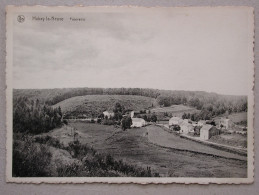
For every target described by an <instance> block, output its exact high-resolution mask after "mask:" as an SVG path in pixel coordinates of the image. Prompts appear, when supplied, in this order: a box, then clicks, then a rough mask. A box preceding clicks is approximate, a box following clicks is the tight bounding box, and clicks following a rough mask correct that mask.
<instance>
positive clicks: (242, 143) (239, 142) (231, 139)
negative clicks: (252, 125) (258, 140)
mask: <svg viewBox="0 0 259 195" xmlns="http://www.w3.org/2000/svg"><path fill="white" fill-rule="evenodd" d="M210 141H211V142H214V143H219V144H225V145H230V146H235V147H241V148H246V147H247V136H246V135H241V134H237V133H232V134H221V135H217V136H213V137H211V138H210Z"/></svg>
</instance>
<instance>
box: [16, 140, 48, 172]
mask: <svg viewBox="0 0 259 195" xmlns="http://www.w3.org/2000/svg"><path fill="white" fill-rule="evenodd" d="M51 157H52V155H51V152H50V151H49V149H48V148H47V147H46V146H44V145H41V144H35V143H33V142H32V141H31V140H30V139H29V140H27V141H25V142H23V141H15V142H14V144H13V176H14V177H49V176H51V171H50V166H49V165H50V161H51Z"/></svg>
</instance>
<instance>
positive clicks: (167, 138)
mask: <svg viewBox="0 0 259 195" xmlns="http://www.w3.org/2000/svg"><path fill="white" fill-rule="evenodd" d="M146 128H147V130H148V140H149V141H150V142H151V143H153V144H156V145H159V146H162V147H166V148H172V149H177V150H182V151H191V152H197V153H201V154H209V155H214V156H220V157H224V158H230V159H238V160H244V161H246V160H247V157H246V156H241V155H238V154H233V153H230V152H226V151H222V150H219V149H216V148H212V147H209V146H206V145H203V144H200V143H197V142H193V141H190V140H186V139H183V138H180V137H179V136H176V135H174V134H173V133H168V132H166V131H164V130H163V129H162V128H160V127H158V126H154V125H151V126H147V127H146Z"/></svg>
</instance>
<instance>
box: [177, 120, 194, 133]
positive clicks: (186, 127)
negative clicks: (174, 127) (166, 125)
mask: <svg viewBox="0 0 259 195" xmlns="http://www.w3.org/2000/svg"><path fill="white" fill-rule="evenodd" d="M180 128H181V129H180V133H184V134H188V133H189V132H194V127H193V125H192V124H190V123H188V122H186V121H184V122H182V123H181V124H180Z"/></svg>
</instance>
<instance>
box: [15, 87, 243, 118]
mask: <svg viewBox="0 0 259 195" xmlns="http://www.w3.org/2000/svg"><path fill="white" fill-rule="evenodd" d="M86 95H98V96H101V95H102V96H104V97H105V96H108V95H114V96H116V95H120V98H122V97H123V96H128V95H131V96H141V97H146V98H151V99H155V100H156V101H155V102H156V104H157V105H159V106H161V107H170V106H172V105H184V106H189V107H192V108H196V109H197V110H202V111H204V112H203V113H205V115H209V118H211V117H215V116H219V115H222V114H224V113H226V111H228V113H229V114H231V113H237V112H246V111H247V96H234V95H220V94H216V93H208V92H204V91H176V90H159V89H147V88H64V89H14V101H16V100H17V99H19V98H28V99H29V100H36V99H38V100H39V101H40V102H41V103H45V104H48V105H55V104H58V103H59V102H62V101H64V100H67V99H70V98H73V97H79V96H86ZM104 97H103V98H104ZM104 99H105V98H104ZM100 102H102V104H103V106H101V107H104V108H106V107H107V106H106V107H105V105H106V104H108V105H110V104H109V102H108V103H107V101H99V102H98V103H95V104H94V105H97V104H100ZM136 105H138V107H139V108H138V110H140V109H141V108H144V107H145V106H142V104H141V103H138V104H136ZM144 105H145V102H144ZM132 106H133V103H132ZM88 107H89V106H88ZM77 109H81V108H77ZM73 110H74V108H73ZM92 110H94V108H92ZM205 115H204V116H205Z"/></svg>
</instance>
